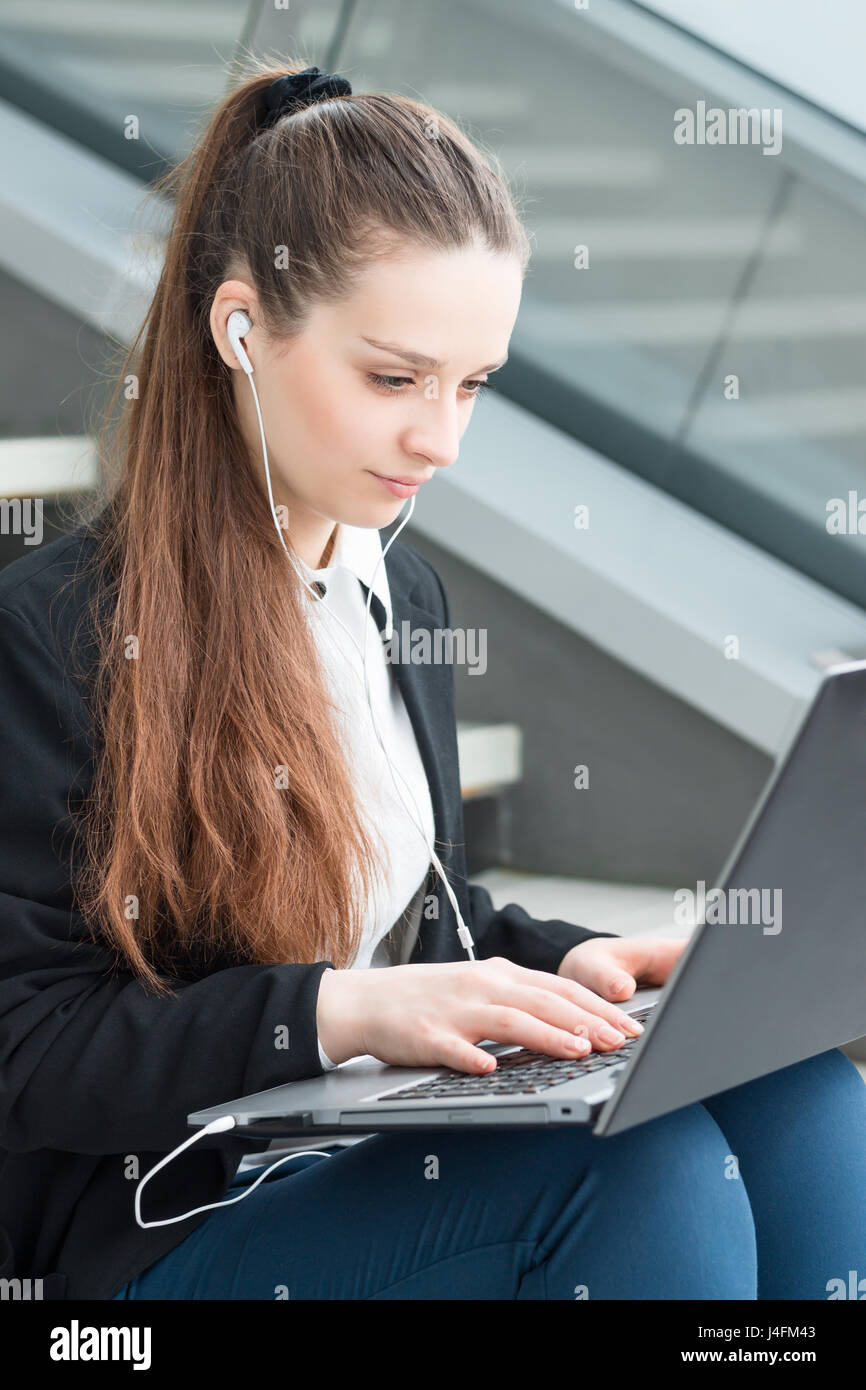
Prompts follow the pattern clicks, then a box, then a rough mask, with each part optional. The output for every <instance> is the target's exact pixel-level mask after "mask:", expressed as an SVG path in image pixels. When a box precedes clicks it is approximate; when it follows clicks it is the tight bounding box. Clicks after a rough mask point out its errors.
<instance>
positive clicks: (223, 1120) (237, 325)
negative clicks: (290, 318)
mask: <svg viewBox="0 0 866 1390" xmlns="http://www.w3.org/2000/svg"><path fill="white" fill-rule="evenodd" d="M251 328H252V323H251V321H250V318H249V315H248V314H245V313H244V311H243V310H242V309H234V310H232V312H231V313H230V314H229V317H228V323H227V325H226V331H227V333H228V338H229V342H230V343H231V345H232V351H233V352H234V354H235V356H236V357H237V359H238V362H239V363H240V365H241V367H242V369H243V371H244V372H245V373H246V376H247V379H248V381H249V383H250V386H251V387H252V388H253V399H254V401H255V406H256V414H257V416H258V421H259V433H260V435H261V440H262V456H263V458H264V463H265V478H266V481H267V485H268V498H269V500H270V504H271V515H272V517H273V519H274V525H275V526H276V528H277V534H278V536H279V538H280V542H281V544H282V547H283V549H284V550H285V552H286V554H287V555H288V557H289V561H290V562H291V564H292V567H293V569H294V570H295V573H296V574H297V576H298V578H299V579H300V581H301V583H302V584H303V585H304V587H305V588H307V589H309V591H310V593H311V594H312V595H313V597H314V598H319V597H320V595H319V594H318V593H317V592H316V590H315V589H314V588H313V586H312V585H311V584H309V583H308V582H307V580H306V579H305V577H304V575H303V574H302V573H301V571H300V570H299V568H298V566H297V564H296V563H295V560H294V557H293V556H292V554H291V552H290V550H289V548H288V546H287V545H286V542H285V539H284V537H283V530H282V527H281V526H280V523H279V521H278V519H277V513H276V509H275V507H274V494H273V491H272V489H271V471H270V467H269V465H268V447H267V444H266V442H265V427H264V424H263V422H262V412H261V408H260V406H259V396H258V392H257V391H256V387H255V382H254V381H253V364H252V362H251V361H250V359H249V357H248V355H247V351H246V349H245V347H244V345H243V343H242V342H241V339H242V338H243V337H244V336H245V335H246V334H247V333H249V331H250V329H251ZM414 510H415V498H414V497H412V498H410V505H409V510H408V512H407V514H406V516H405V517H404V519H403V520H402V521H401V523H400V525H399V526H398V527H397V530H396V531H395V532H394V534H393V536H391V537H390V538H389V540H388V544H387V545H386V546H385V547H384V549H383V551H382V554H381V555H380V557H379V560H378V562H377V564H376V569H375V570H374V571H373V574H372V576H371V579H370V585H369V590H368V593H367V606H366V617H365V623H364V647H363V651H362V650H361V648H360V647H359V646H358V643H357V642H356V641H355V638H354V637H353V635H352V633H351V632H350V631H349V629H348V628H347V627H346V624H345V623H344V622H343V620H342V619H341V618H340V617H339V615H338V614H337V613H335V612H334V611H333V609H331V608H329V607H328V606H327V604H324V605H322V608H321V610H320V611H322V612H325V613H328V614H330V616H331V617H332V618H334V619H335V620H336V621H337V622H338V623H339V624H340V627H341V628H342V629H343V631H344V632H345V633H346V635H347V636H348V638H349V640H350V642H351V643H352V645H353V646H354V648H355V650H356V651H357V652H358V653H359V655H360V656H361V660H362V663H363V670H364V694H365V696H366V700H367V708H368V709H369V711H370V722H371V724H372V726H373V732H374V733H375V735H376V741H377V743H378V744H379V747H380V748H381V749H382V752H383V753H384V755H385V761H386V762H387V764H388V768H389V770H390V773H391V780H392V782H393V783H394V789H395V791H396V792H397V795H398V797H399V798H400V801H401V803H402V805H403V808H404V810H405V811H407V813H408V815H409V816H410V818H411V820H412V822H413V823H414V825H415V828H416V829H417V830H418V833H419V834H420V836H421V838H422V839H423V841H424V845H425V847H426V848H427V850H428V851H429V854H430V858H431V859H432V861H433V863H434V864H435V865H436V868H437V870H438V872H439V876H440V878H441V880H442V883H443V885H444V888H445V891H446V892H447V894H448V897H449V898H450V900H451V906H452V907H453V908H454V913H455V915H456V917H457V922H458V927H457V935H458V937H459V938H460V944H461V946H462V947H463V949H464V950H465V951H466V953H467V955H468V956H469V959H470V960H475V942H474V941H473V940H472V934H471V932H470V931H469V928H468V927H467V926H466V923H465V922H464V921H463V917H462V915H461V912H460V907H459V905H458V902H457V898H456V897H455V895H454V890H453V888H452V887H451V884H450V883H449V882H448V879H447V878H446V876H445V870H444V869H443V867H442V864H441V862H440V860H439V857H438V855H437V854H436V851H435V850H434V849H433V847H432V845H428V844H427V836H426V835H425V834H424V828H423V826H422V824H421V812H420V810H419V808H418V803H417V801H416V800H415V794H414V792H413V791H412V788H411V787H410V786H409V784H408V782H407V781H406V779H405V778H404V777H403V774H402V773H401V772H400V769H399V768H397V767H395V766H394V764H393V763H392V762H391V759H390V757H389V756H388V750H387V748H386V747H385V744H384V743H383V741H382V736H381V734H380V733H379V729H378V726H377V724H376V718H375V715H374V714H373V702H372V700H371V698H370V682H369V678H368V676H367V636H368V632H369V627H370V624H369V621H368V620H369V616H370V605H371V603H372V599H373V580H374V579H375V577H376V573H377V571H378V568H379V565H381V564H382V562H383V560H384V559H385V556H386V555H387V553H388V549H389V547H390V546H391V545H393V544H394V541H395V540H396V539H397V537H398V535H399V534H400V532H401V531H402V529H403V527H404V526H405V525H406V523H407V522H408V521H409V520H410V518H411V516H412V513H413V511H414ZM390 636H391V632H390V629H389V630H388V632H386V637H388V638H390ZM395 774H396V775H395ZM397 777H399V778H400V781H401V782H402V783H403V785H404V787H405V788H406V790H407V791H408V792H409V795H410V796H411V798H412V802H413V805H414V807H415V811H416V812H417V813H418V815H417V819H416V817H415V815H413V814H412V812H411V811H410V810H409V808H408V806H407V805H406V802H405V800H404V798H403V794H402V792H401V791H400V788H399V786H398V785H397ZM234 1126H235V1121H234V1117H233V1116H231V1115H222V1116H221V1117H220V1118H219V1119H218V1120H211V1122H210V1124H208V1125H205V1126H204V1127H203V1128H202V1129H200V1130H199V1131H198V1133H197V1134H192V1135H190V1136H189V1138H188V1139H185V1140H184V1141H183V1143H182V1144H178V1146H177V1148H176V1149H173V1150H172V1151H171V1153H170V1154H166V1156H165V1158H162V1159H160V1161H159V1163H157V1164H155V1165H154V1167H153V1168H151V1169H150V1171H149V1172H147V1173H145V1175H144V1177H143V1178H142V1179H141V1180H140V1182H139V1183H138V1186H137V1187H136V1191H135V1219H136V1221H137V1223H138V1225H139V1226H141V1227H142V1228H146V1227H149V1226H171V1225H173V1224H174V1222H176V1221H186V1220H187V1219H188V1217H190V1216H197V1215H198V1213H199V1212H202V1211H213V1210H214V1209H215V1208H216V1207H228V1206H231V1205H232V1204H233V1203H234V1202H242V1201H243V1200H244V1198H245V1197H248V1196H249V1195H250V1193H251V1192H252V1191H253V1190H254V1189H255V1188H256V1187H258V1185H259V1183H260V1182H264V1180H265V1178H266V1177H267V1176H268V1173H271V1172H272V1171H273V1170H274V1168H278V1167H279V1166H280V1164H281V1163H288V1162H289V1161H290V1160H291V1159H294V1158H300V1157H301V1156H302V1155H301V1154H296V1153H295V1154H285V1155H284V1156H283V1157H282V1158H280V1159H277V1161H276V1162H275V1163H272V1164H271V1166H270V1167H269V1168H266V1169H265V1171H264V1172H263V1173H261V1174H260V1175H259V1177H258V1178H256V1180H255V1182H254V1183H251V1184H250V1186H249V1187H248V1188H246V1189H245V1191H243V1192H241V1193H239V1195H238V1196H237V1197H230V1198H229V1199H228V1200H227V1201H226V1200H223V1201H221V1202H210V1203H208V1205H207V1206H203V1207H195V1208H194V1209H193V1210H192V1211H186V1212H184V1213H183V1215H181V1216H170V1217H168V1218H167V1219H166V1220H164V1221H142V1219H141V1194H142V1192H143V1191H144V1186H145V1184H146V1183H148V1182H149V1181H150V1179H151V1178H152V1177H153V1176H154V1174H156V1173H158V1172H159V1170H160V1168H164V1167H165V1166H166V1164H168V1163H170V1162H171V1160H172V1159H173V1158H175V1157H176V1156H177V1155H178V1154H179V1153H182V1152H183V1150H184V1149H187V1148H189V1146H190V1145H191V1144H194V1143H196V1141H197V1140H199V1139H201V1138H202V1137H203V1136H204V1135H205V1134H218V1133H222V1132H225V1131H227V1130H230V1129H233V1128H234ZM303 1152H304V1153H307V1154H317V1155H318V1156H319V1157H322V1158H332V1157H333V1155H332V1154H328V1153H325V1152H324V1151H323V1150H315V1149H312V1150H311V1149H305V1150H304V1151H303Z"/></svg>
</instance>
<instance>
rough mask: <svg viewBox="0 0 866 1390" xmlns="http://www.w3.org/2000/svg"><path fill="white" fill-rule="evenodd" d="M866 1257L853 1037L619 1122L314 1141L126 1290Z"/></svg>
mask: <svg viewBox="0 0 866 1390" xmlns="http://www.w3.org/2000/svg"><path fill="white" fill-rule="evenodd" d="M313 1142H314V1141H313ZM264 1166H266V1165H262V1167H259V1168H256V1169H253V1170H250V1171H248V1172H246V1173H243V1174H241V1176H240V1178H236V1179H235V1182H234V1184H233V1185H232V1188H231V1189H230V1191H229V1192H227V1193H226V1196H229V1195H234V1194H235V1193H236V1192H237V1191H238V1190H239V1189H240V1187H241V1186H244V1185H248V1184H249V1183H250V1182H251V1181H253V1180H254V1179H255V1178H256V1177H257V1176H258V1175H259V1173H260V1172H261V1171H262V1169H263V1167H264ZM852 1269H854V1270H857V1271H858V1272H859V1277H863V1276H864V1275H866V1084H864V1081H863V1078H862V1077H861V1076H860V1073H859V1072H858V1070H857V1068H856V1067H855V1066H854V1064H853V1063H852V1062H851V1061H849V1059H848V1058H847V1057H846V1056H845V1055H844V1053H842V1052H839V1051H838V1050H836V1049H833V1050H831V1051H829V1052H824V1053H822V1054H820V1055H819V1056H817V1057H812V1058H809V1059H807V1060H806V1061H804V1062H798V1063H796V1064H795V1065H793V1066H789V1067H785V1068H784V1069H782V1070H781V1071H776V1072H773V1073H771V1074H770V1075H769V1076H765V1077H761V1078H759V1079H758V1080H757V1081H751V1082H748V1083H747V1084H745V1085H742V1086H737V1087H734V1088H733V1089H732V1090H729V1091H724V1092H721V1093H720V1094H719V1095H716V1096H713V1097H712V1098H711V1099H709V1100H707V1101H704V1102H703V1103H701V1104H694V1105H688V1106H684V1107H683V1108H682V1109H680V1110H676V1111H674V1112H673V1113H671V1114H668V1115H663V1116H661V1117H660V1118H659V1119H656V1120H652V1121H649V1122H648V1123H646V1124H642V1125H638V1126H637V1127H636V1128H634V1129H630V1130H626V1131H625V1132H623V1133H622V1134H617V1135H615V1136H613V1137H612V1138H597V1137H595V1136H593V1135H592V1133H591V1132H590V1131H589V1130H587V1129H584V1128H582V1127H575V1128H568V1129H555V1130H553V1131H548V1130H543V1129H534V1130H505V1129H500V1130H495V1131H490V1130H488V1131H479V1132H477V1133H473V1132H469V1131H466V1130H464V1131H462V1132H457V1131H446V1132H442V1133H439V1132H436V1131H432V1130H427V1131H425V1132H423V1133H418V1134H411V1133H405V1132H404V1133H398V1134H379V1135H375V1136H373V1137H371V1138H369V1139H365V1140H363V1141H362V1142H361V1143H359V1144H355V1145H353V1146H352V1147H351V1148H348V1149H336V1150H334V1152H333V1155H332V1156H331V1157H326V1158H317V1157H315V1156H309V1155H304V1156H302V1157H299V1158H296V1159H293V1160H291V1161H290V1162H288V1163H285V1164H283V1166H282V1167H281V1168H278V1169H277V1170H276V1172H275V1173H274V1174H273V1175H272V1176H271V1177H270V1178H268V1179H266V1180H265V1181H264V1182H263V1183H261V1184H260V1185H259V1187H258V1188H256V1190H255V1192H252V1193H251V1194H250V1195H249V1197H247V1198H245V1199H244V1200H243V1201H241V1202H238V1203H236V1204H235V1205H233V1206H230V1207H227V1208H226V1209H225V1210H224V1211H220V1210H217V1211H213V1212H212V1213H211V1214H210V1216H209V1217H208V1218H207V1220H206V1221H204V1222H203V1223H202V1224H201V1225H200V1226H199V1227H198V1228H197V1229H196V1230H195V1231H193V1232H192V1234H191V1235H189V1236H187V1237H186V1239H185V1240H183V1241H182V1242H181V1243H180V1244H179V1245H177V1246H176V1247H175V1248H174V1249H173V1250H171V1251H170V1252H169V1253H168V1254H167V1255H164V1256H163V1257H162V1258H161V1259H159V1260H158V1261H157V1262H156V1263H155V1264H154V1265H152V1266H151V1267H150V1268H149V1269H147V1270H145V1271H144V1272H143V1273H142V1274H139V1275H138V1276H137V1277H136V1278H135V1279H133V1280H132V1281H131V1283H129V1284H127V1285H126V1286H125V1287H124V1288H123V1289H121V1290H120V1291H119V1292H118V1293H117V1294H115V1295H114V1297H115V1299H121V1298H130V1299H132V1298H141V1299H269V1300H272V1299H279V1298H291V1299H362V1300H363V1299H514V1298H530V1299H574V1298H591V1299H690V1298H698V1299H739V1298H743V1299H755V1298H758V1299H826V1298H827V1296H828V1291H827V1284H828V1281H829V1280H831V1279H836V1278H839V1279H842V1280H843V1281H845V1282H846V1283H847V1280H848V1271H849V1270H852Z"/></svg>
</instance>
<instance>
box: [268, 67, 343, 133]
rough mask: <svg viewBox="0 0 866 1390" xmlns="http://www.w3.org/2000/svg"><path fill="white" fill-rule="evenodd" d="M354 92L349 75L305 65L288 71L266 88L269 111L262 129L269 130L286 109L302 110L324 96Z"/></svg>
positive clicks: (284, 113)
mask: <svg viewBox="0 0 866 1390" xmlns="http://www.w3.org/2000/svg"><path fill="white" fill-rule="evenodd" d="M351 94H352V84H351V82H350V81H349V80H348V78H346V77H340V76H338V74H337V73H334V72H321V71H320V70H319V68H304V70H303V72H289V73H286V75H285V76H284V77H278V78H277V79H276V80H275V81H274V82H272V83H271V85H270V86H269V87H267V88H266V89H265V107H266V110H265V116H264V119H263V120H262V122H261V128H262V129H263V130H267V128H268V127H269V126H272V125H273V124H274V123H275V122H276V121H278V120H279V118H280V117H281V116H285V115H286V114H287V112H289V111H300V110H301V108H302V107H304V106H312V105H313V104H314V102H317V101H321V100H322V99H323V98H324V97H347V96H351Z"/></svg>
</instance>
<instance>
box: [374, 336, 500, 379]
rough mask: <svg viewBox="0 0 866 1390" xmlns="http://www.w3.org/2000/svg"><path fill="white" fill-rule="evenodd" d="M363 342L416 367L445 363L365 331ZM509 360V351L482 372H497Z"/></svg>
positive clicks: (438, 365) (437, 365)
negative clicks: (373, 336) (377, 337)
mask: <svg viewBox="0 0 866 1390" xmlns="http://www.w3.org/2000/svg"><path fill="white" fill-rule="evenodd" d="M361 340H362V342H365V343H369V344H370V347H374V348H378V349H379V350H380V352H388V353H393V355H394V356H395V357H402V358H403V359H404V361H406V362H411V363H412V365H413V366H414V367H434V368H435V367H441V366H443V365H444V363H442V362H439V361H437V360H436V358H435V357H427V356H426V355H425V353H423V352H412V351H411V349H409V348H404V347H400V345H399V344H398V343H380V342H379V341H378V339H376V338H368V337H367V336H366V334H365V333H362V334H361ZM507 361H508V353H506V354H505V356H504V357H503V359H502V361H501V362H491V364H490V366H489V367H481V368H480V369H479V370H480V371H482V372H496V371H498V370H499V368H500V367H504V366H505V363H506V362H507Z"/></svg>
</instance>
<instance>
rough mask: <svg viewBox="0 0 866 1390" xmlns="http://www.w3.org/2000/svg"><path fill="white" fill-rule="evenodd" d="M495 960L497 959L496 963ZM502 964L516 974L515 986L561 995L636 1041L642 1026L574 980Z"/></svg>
mask: <svg viewBox="0 0 866 1390" xmlns="http://www.w3.org/2000/svg"><path fill="white" fill-rule="evenodd" d="M498 959H499V958H498V957H497V961H498ZM504 964H505V965H511V966H512V969H513V971H514V972H516V974H515V981H516V982H518V983H519V982H521V981H522V982H524V983H525V985H527V986H531V987H534V988H536V989H540V990H543V991H544V992H545V993H546V994H556V995H562V997H563V998H564V999H566V1000H568V1001H569V1002H570V1003H571V1004H573V1005H577V1007H578V1008H580V1009H581V1010H584V1011H585V1012H586V1013H588V1014H590V1015H594V1016H595V1017H596V1018H597V1019H599V1020H601V1021H602V1022H604V1023H608V1024H609V1025H610V1026H611V1027H613V1028H617V1029H619V1031H620V1032H622V1033H625V1034H626V1036H627V1037H638V1036H639V1035H640V1034H641V1033H642V1032H643V1027H642V1025H641V1024H640V1023H638V1022H637V1020H636V1019H633V1018H632V1017H631V1015H630V1014H627V1013H626V1012H625V1010H623V1009H620V1008H617V1006H616V1004H611V1003H609V1002H608V1000H607V999H602V998H601V997H600V996H599V995H598V994H594V993H593V991H592V990H591V989H587V987H586V985H579V984H578V983H577V981H576V980H567V979H565V977H564V976H562V975H549V974H548V973H547V971H545V970H528V969H526V967H524V966H522V965H514V964H513V962H511V961H505V962H504ZM576 1021H577V1020H576Z"/></svg>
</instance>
